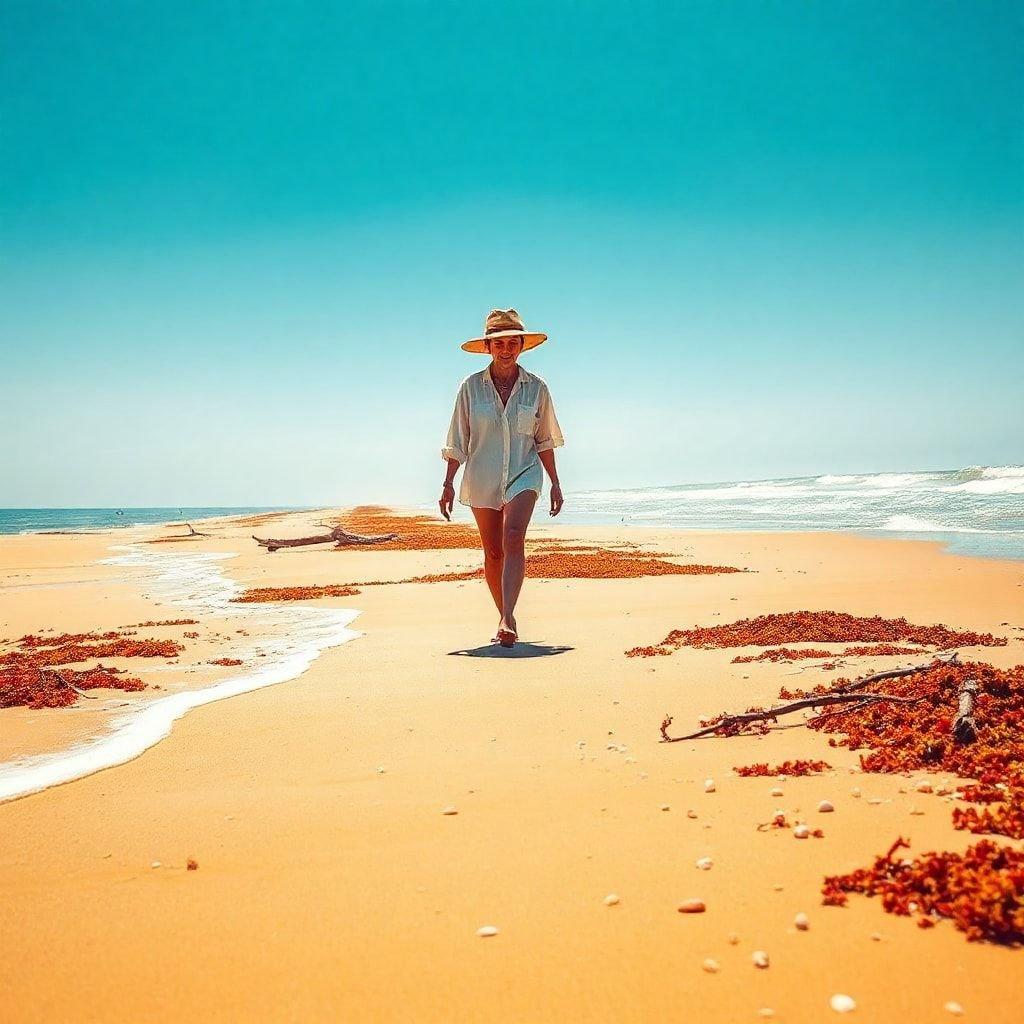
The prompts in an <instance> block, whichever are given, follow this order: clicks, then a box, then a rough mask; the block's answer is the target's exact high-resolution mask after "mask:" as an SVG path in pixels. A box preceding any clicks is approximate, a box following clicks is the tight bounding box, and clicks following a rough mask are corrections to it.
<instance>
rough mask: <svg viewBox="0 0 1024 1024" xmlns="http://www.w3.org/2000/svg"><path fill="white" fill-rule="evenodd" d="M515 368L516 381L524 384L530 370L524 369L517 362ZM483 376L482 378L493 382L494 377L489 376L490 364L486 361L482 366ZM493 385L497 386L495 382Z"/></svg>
mask: <svg viewBox="0 0 1024 1024" xmlns="http://www.w3.org/2000/svg"><path fill="white" fill-rule="evenodd" d="M516 368H517V369H518V370H519V377H518V382H519V383H520V384H525V383H526V379H527V377H529V375H530V371H529V370H527V369H525V368H524V367H522V366H520V365H519V364H518V363H516ZM483 378H484V380H489V381H490V382H491V383H492V384H494V378H493V377H492V376H491V364H490V363H488V364H487V366H486V367H484V370H483ZM494 386H495V387H497V385H496V384H495V385H494Z"/></svg>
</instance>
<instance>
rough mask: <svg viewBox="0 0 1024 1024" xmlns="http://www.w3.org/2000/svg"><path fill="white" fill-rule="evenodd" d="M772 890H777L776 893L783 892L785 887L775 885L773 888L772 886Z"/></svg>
mask: <svg viewBox="0 0 1024 1024" xmlns="http://www.w3.org/2000/svg"><path fill="white" fill-rule="evenodd" d="M772 888H773V889H774V890H775V891H776V892H782V890H783V888H784V887H783V886H781V885H773V886H772Z"/></svg>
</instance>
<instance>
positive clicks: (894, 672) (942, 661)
mask: <svg viewBox="0 0 1024 1024" xmlns="http://www.w3.org/2000/svg"><path fill="white" fill-rule="evenodd" d="M959 658H960V652H959V651H954V652H953V653H952V654H951V655H949V657H946V658H943V657H942V656H941V655H936V656H935V657H934V658H933V659H932V660H931V661H929V662H928V663H927V664H926V665H914V666H913V667H912V668H891V669H889V671H888V672H876V673H875V674H874V675H870V676H864V678H863V679H854V680H853V681H852V682H849V683H843V685H842V686H837V687H836V688H835V692H836V693H851V692H852V691H853V690H863V689H864V687H865V686H867V685H868V684H869V683H877V682H879V681H880V680H882V679H899V678H900V677H901V676H912V675H913V674H914V673H915V672H924V671H926V670H927V669H930V668H935V667H936V666H937V665H958V664H959V663H960V661H959Z"/></svg>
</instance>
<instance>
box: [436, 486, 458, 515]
mask: <svg viewBox="0 0 1024 1024" xmlns="http://www.w3.org/2000/svg"><path fill="white" fill-rule="evenodd" d="M438 505H439V506H440V508H441V515H443V516H444V517H445V519H447V520H448V522H449V523H450V522H451V521H452V509H453V508H454V507H455V485H454V484H447V483H446V484H445V485H444V487H443V488H442V489H441V500H440V501H439V502H438Z"/></svg>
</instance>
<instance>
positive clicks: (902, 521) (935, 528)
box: [878, 515, 990, 533]
mask: <svg viewBox="0 0 1024 1024" xmlns="http://www.w3.org/2000/svg"><path fill="white" fill-rule="evenodd" d="M878 529H880V530H894V531H896V532H898V533H988V532H990V531H988V530H979V529H977V528H976V527H973V526H952V525H950V524H949V523H936V522H933V521H932V520H931V519H919V518H918V517H917V516H906V515H896V516H889V518H888V519H887V520H886V521H885V522H884V523H883V524H882V525H881V526H880V527H878Z"/></svg>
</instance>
